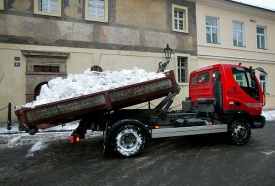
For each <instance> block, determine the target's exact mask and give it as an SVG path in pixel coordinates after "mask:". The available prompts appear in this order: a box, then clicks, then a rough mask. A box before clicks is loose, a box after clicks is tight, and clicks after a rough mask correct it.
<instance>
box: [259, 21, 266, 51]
mask: <svg viewBox="0 0 275 186" xmlns="http://www.w3.org/2000/svg"><path fill="white" fill-rule="evenodd" d="M258 28H263V29H264V34H259V33H258V31H257V30H258ZM258 35H260V36H264V42H265V46H264V48H259V47H258ZM256 42H257V49H262V50H267V49H268V48H267V27H266V26H259V25H257V26H256Z"/></svg>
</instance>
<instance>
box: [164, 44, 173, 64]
mask: <svg viewBox="0 0 275 186" xmlns="http://www.w3.org/2000/svg"><path fill="white" fill-rule="evenodd" d="M164 53H165V57H166V60H167V61H168V62H169V61H170V59H171V53H172V49H171V48H170V47H169V45H168V44H167V45H166V48H165V49H164Z"/></svg>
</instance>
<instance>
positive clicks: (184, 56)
mask: <svg viewBox="0 0 275 186" xmlns="http://www.w3.org/2000/svg"><path fill="white" fill-rule="evenodd" d="M178 58H186V70H185V72H186V82H179V78H180V77H179V76H180V75H179V72H178V69H179V66H178ZM175 67H176V70H175V71H176V81H177V83H178V84H179V85H189V73H190V54H178V53H176V54H175Z"/></svg>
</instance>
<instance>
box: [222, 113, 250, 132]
mask: <svg viewBox="0 0 275 186" xmlns="http://www.w3.org/2000/svg"><path fill="white" fill-rule="evenodd" d="M237 118H243V119H245V120H246V121H248V123H249V125H250V127H251V128H253V126H254V120H253V118H252V116H251V115H250V114H249V113H248V112H244V111H242V112H236V113H234V114H232V115H231V116H230V117H228V119H227V123H228V124H229V125H228V127H229V126H230V124H231V123H232V122H233V121H234V120H235V119H237Z"/></svg>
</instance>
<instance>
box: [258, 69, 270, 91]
mask: <svg viewBox="0 0 275 186" xmlns="http://www.w3.org/2000/svg"><path fill="white" fill-rule="evenodd" d="M261 76H264V77H265V80H261ZM259 81H260V86H261V89H262V91H263V92H264V93H265V94H268V86H267V84H268V76H267V75H266V74H262V73H260V75H259ZM263 83H265V85H263ZM263 86H265V91H264V89H263Z"/></svg>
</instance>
